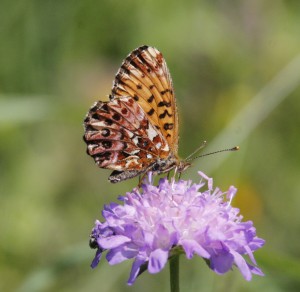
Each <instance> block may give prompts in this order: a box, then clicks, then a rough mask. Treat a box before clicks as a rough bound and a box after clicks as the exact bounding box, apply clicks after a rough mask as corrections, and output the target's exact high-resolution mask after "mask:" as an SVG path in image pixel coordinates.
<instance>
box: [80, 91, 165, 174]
mask: <svg viewBox="0 0 300 292" xmlns="http://www.w3.org/2000/svg"><path fill="white" fill-rule="evenodd" d="M85 129H86V131H85V136H84V139H85V141H86V143H87V144H88V147H87V152H88V154H89V155H91V156H92V157H93V158H94V160H95V162H96V163H97V164H98V166H99V167H102V168H108V169H113V170H117V171H124V170H139V171H143V170H145V169H147V167H148V165H150V164H151V163H153V162H155V161H156V160H157V158H158V157H161V156H163V157H164V156H165V157H166V155H167V154H168V152H169V148H168V145H167V143H166V141H165V139H164V137H163V136H162V135H161V134H160V133H159V131H158V130H157V129H156V128H155V127H153V125H152V124H151V123H150V122H149V120H148V118H147V116H146V115H145V113H144V112H143V110H142V109H141V107H140V106H139V105H138V104H136V103H135V102H134V100H133V99H132V98H131V97H120V98H115V99H113V100H112V101H109V102H97V103H96V104H95V105H94V106H93V107H92V108H91V109H90V111H89V112H88V114H87V117H86V119H85Z"/></svg>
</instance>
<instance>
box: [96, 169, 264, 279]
mask: <svg viewBox="0 0 300 292" xmlns="http://www.w3.org/2000/svg"><path fill="white" fill-rule="evenodd" d="M199 174H200V176H201V181H200V183H198V184H195V183H194V184H193V183H192V182H191V181H184V180H180V181H178V182H176V181H174V180H172V181H171V182H169V181H168V180H167V179H166V178H164V179H161V180H160V181H159V184H158V186H154V185H153V184H152V176H151V174H149V182H148V183H146V184H144V185H143V186H142V191H141V192H140V191H139V190H138V189H137V188H136V189H134V190H133V191H132V192H130V193H127V194H126V196H124V197H120V198H119V200H121V201H122V202H123V204H122V205H119V204H117V203H111V204H110V205H107V206H105V207H104V210H103V211H102V215H103V217H104V219H105V221H104V222H103V223H101V222H100V221H98V220H97V221H96V222H95V227H94V228H93V231H92V234H91V242H90V243H91V246H93V247H96V248H97V253H96V256H95V258H94V260H93V262H92V267H93V268H95V267H96V266H97V265H98V263H99V261H100V258H101V255H102V253H103V252H104V251H106V250H108V252H107V254H106V259H107V261H108V262H109V264H111V265H114V264H118V263H120V262H122V261H125V260H128V259H133V265H132V269H131V273H130V277H129V280H128V284H129V285H132V284H133V283H134V281H135V280H136V277H137V276H138V275H139V274H140V273H141V272H142V270H143V269H144V268H145V267H146V268H147V269H148V271H149V273H158V272H160V271H161V270H162V269H163V268H164V266H165V265H166V263H167V261H168V259H169V257H170V256H172V255H174V254H178V253H185V255H186V257H187V258H188V259H191V258H192V257H193V256H194V255H195V254H196V255H198V256H200V257H202V258H204V259H205V260H206V262H207V263H208V264H209V267H210V268H211V269H212V270H213V271H214V272H216V273H217V274H224V273H226V272H227V271H229V270H231V269H232V267H233V266H237V267H238V269H239V270H240V272H241V273H242V275H243V276H244V278H245V279H246V280H248V281H250V280H251V278H252V274H256V275H260V276H263V273H262V271H261V270H260V269H259V268H258V267H257V266H256V262H255V259H254V256H253V252H254V251H255V250H257V249H258V248H260V247H262V246H263V245H264V240H263V239H261V238H259V237H257V236H256V230H255V228H254V227H253V223H252V222H251V221H247V222H242V216H241V215H239V210H238V209H237V208H233V207H231V200H232V199H233V197H234V195H235V193H236V191H237V190H236V188H235V187H233V186H231V187H230V188H229V190H228V191H227V192H225V193H224V192H222V191H220V190H219V189H218V188H216V189H213V181H212V179H211V178H208V177H207V176H206V175H205V174H203V173H202V172H199ZM200 190H201V191H200ZM243 255H246V256H248V258H249V260H248V261H249V262H250V263H251V264H250V263H248V262H247V261H246V260H245V259H244V257H243Z"/></svg>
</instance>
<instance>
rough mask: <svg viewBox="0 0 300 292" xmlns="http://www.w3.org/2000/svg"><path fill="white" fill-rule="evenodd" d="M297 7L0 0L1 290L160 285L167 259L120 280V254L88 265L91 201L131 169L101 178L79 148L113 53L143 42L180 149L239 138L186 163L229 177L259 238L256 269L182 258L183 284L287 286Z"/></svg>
mask: <svg viewBox="0 0 300 292" xmlns="http://www.w3.org/2000/svg"><path fill="white" fill-rule="evenodd" d="M299 8H300V7H299V2H297V1H271V0H265V1H259V0H253V1H192V0H189V1H177V2H173V1H136V0H128V1H116V0H110V1H109V0H104V1H90V0H88V1H70V0H63V1H49V0H48V1H47V0H46V1H37V0H27V1H20V0H17V1H8V0H2V1H1V9H0V44H1V45H0V139H1V144H0V173H1V176H0V205H1V212H0V228H1V237H0V250H1V252H0V260H1V261H0V274H1V279H2V280H1V282H0V290H1V291H16V290H17V291H141V289H143V291H144V292H147V291H153V290H155V289H157V290H158V291H168V290H169V286H168V272H167V269H166V270H165V271H163V273H161V274H159V275H149V274H148V273H144V274H143V275H142V277H141V278H140V279H138V281H137V283H136V284H135V285H134V286H133V287H127V286H126V284H125V282H126V279H127V277H128V273H129V263H124V264H122V265H119V266H115V267H110V266H108V264H107V263H106V262H104V261H103V263H102V264H101V265H100V266H99V267H98V268H97V269H96V270H91V269H90V268H89V264H90V261H91V259H92V258H93V255H94V251H93V250H89V247H88V236H89V232H90V230H91V228H92V226H93V222H94V220H95V219H96V218H99V217H100V214H99V210H100V209H101V206H102V205H103V204H105V203H109V202H110V201H115V200H116V197H117V196H118V195H119V194H122V193H124V192H125V191H127V190H129V189H131V188H132V187H133V186H135V185H136V184H137V181H136V180H131V181H129V182H124V183H121V184H118V185H110V184H109V183H108V182H107V177H108V175H109V171H105V170H100V169H98V168H97V167H96V166H95V165H94V164H93V161H92V159H91V158H90V157H88V156H87V155H86V154H85V145H84V143H83V141H82V135H83V127H82V121H83V118H84V116H85V113H86V112H87V110H88V108H89V107H90V106H91V105H92V103H93V102H94V101H95V100H97V99H102V98H104V97H105V96H106V95H108V94H109V90H110V87H111V83H112V80H113V76H114V74H115V73H116V71H117V69H118V66H119V65H120V63H121V61H122V60H123V58H124V57H125V56H126V55H127V54H128V53H129V52H130V51H131V50H133V49H134V48H136V47H138V46H140V45H142V44H147V45H152V46H156V47H157V48H158V49H159V50H161V51H162V53H163V54H164V56H165V58H166V60H167V63H168V65H169V68H170V71H171V74H172V77H173V81H174V85H175V91H176V96H177V104H178V106H179V111H180V124H181V134H180V137H181V139H180V153H181V155H182V156H183V157H185V156H187V155H188V154H189V153H191V152H192V151H193V150H194V149H195V148H196V147H198V146H199V145H200V144H201V143H202V141H203V140H207V141H208V145H212V146H211V148H208V149H205V150H204V152H207V151H209V150H218V149H222V148H228V147H231V146H235V145H236V144H240V146H241V150H240V151H239V152H237V153H231V154H230V155H229V156H228V157H230V159H227V160H226V161H224V163H222V164H221V162H222V161H223V158H222V157H223V156H222V155H223V154H220V155H216V156H211V157H206V158H203V159H201V160H198V161H197V162H196V163H195V166H194V167H193V168H192V169H191V170H189V171H187V173H186V174H184V176H185V177H188V176H194V177H196V175H195V173H196V171H197V170H200V169H201V170H203V171H204V172H206V173H207V174H208V175H209V176H213V177H214V183H215V185H219V186H220V187H222V188H226V187H228V186H229V185H230V184H234V185H235V186H237V187H238V189H239V191H238V194H237V198H236V201H234V202H233V205H234V206H238V207H240V208H241V210H242V214H244V215H245V219H246V220H253V221H254V222H255V226H256V227H257V229H258V235H259V236H260V237H262V238H264V239H266V246H265V247H264V248H263V249H262V250H261V251H259V253H258V255H259V256H258V263H259V266H260V267H261V268H262V269H263V271H264V272H265V273H266V276H265V277H264V278H259V277H255V278H254V279H253V281H252V282H250V283H247V282H245V281H244V280H243V279H242V277H241V276H240V275H239V273H238V272H236V271H233V272H232V273H231V274H229V275H226V276H223V277H220V276H215V275H213V273H212V272H211V271H209V270H208V269H207V267H206V265H205V263H203V262H202V261H200V260H193V261H187V260H183V261H182V267H181V268H180V270H181V275H180V276H181V285H182V290H183V291H196V290H197V291H223V290H224V291H229V290H228V287H230V291H260V290H263V291H298V290H299V289H300V284H299V279H300V267H299V257H300V252H299V240H300V238H299V232H298V230H299V227H300V226H299V222H300V221H299V218H298V213H299V212H298V206H299V204H300V196H299V190H300V185H299V181H298V179H299V175H300V173H299V164H300V154H299V147H298V145H299V144H300V135H299V112H300V100H299V95H300V90H299V83H300V82H299V79H300V77H299V72H300V64H299V53H300V50H299V48H300V36H299V25H300V18H299ZM297 58H298V59H297ZM288 64H289V65H288ZM287 66H290V67H287ZM285 70H287V71H285ZM289 70H290V71H289ZM266 90H269V91H266ZM266 92H267V94H266ZM257 96H259V99H258V100H257V103H252V102H253V101H254V100H255V98H256V97H257ZM275 99H276V100H275ZM251 105H252V108H251ZM245 108H246V109H249V108H250V109H251V111H250V113H251V114H249V112H247V110H245ZM241 113H243V115H242V117H241V118H240V119H237V120H235V119H236V118H237V116H238V115H239V114H241ZM233 121H234V122H235V121H238V122H235V123H234V124H233V127H231V128H230V127H228V125H229V124H230V123H233ZM253 125H254V126H253ZM224 133H225V135H224ZM220 137H221V138H222V139H220ZM224 157H227V156H224ZM270 250H271V251H272V256H270ZM291 267H292V268H291Z"/></svg>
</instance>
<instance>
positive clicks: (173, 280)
mask: <svg viewBox="0 0 300 292" xmlns="http://www.w3.org/2000/svg"><path fill="white" fill-rule="evenodd" d="M169 265H170V286H171V292H179V255H178V254H177V255H174V256H172V257H171V258H170V260H169Z"/></svg>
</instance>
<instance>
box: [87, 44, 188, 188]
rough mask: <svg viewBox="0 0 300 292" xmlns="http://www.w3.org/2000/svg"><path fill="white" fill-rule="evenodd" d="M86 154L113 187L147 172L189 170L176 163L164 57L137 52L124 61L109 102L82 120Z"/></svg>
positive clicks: (150, 50)
mask: <svg viewBox="0 0 300 292" xmlns="http://www.w3.org/2000/svg"><path fill="white" fill-rule="evenodd" d="M84 128H85V134H84V141H85V142H86V144H87V153H88V154H89V155H90V156H91V157H93V159H94V160H95V163H96V164H97V165H98V166H99V167H101V168H106V169H111V170H113V172H112V173H111V175H110V176H109V181H110V182H112V183H117V182H120V181H124V180H126V179H130V178H133V177H135V176H139V175H144V174H146V173H147V172H149V171H151V172H152V173H153V174H162V173H167V172H170V171H171V170H172V169H175V170H176V171H177V172H179V173H180V172H182V171H184V170H185V169H187V168H188V167H189V166H190V163H189V162H188V161H187V160H181V159H180V158H179V157H178V139H179V137H178V112H177V106H176V100H175V95H174V89H173V84H172V79H171V76H170V73H169V69H168V67H167V64H166V61H165V59H164V58H163V56H162V54H161V53H160V52H159V51H158V50H157V49H156V48H154V47H150V46H141V47H139V48H137V49H135V50H133V51H132V52H131V53H130V54H129V55H128V56H127V58H126V59H125V60H124V61H123V63H122V65H121V67H120V69H119V71H118V72H117V74H116V76H115V80H114V82H113V87H112V91H111V94H110V95H109V101H97V102H96V103H95V104H94V105H93V106H92V107H91V108H90V110H89V111H88V113H87V115H86V117H85V120H84Z"/></svg>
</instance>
